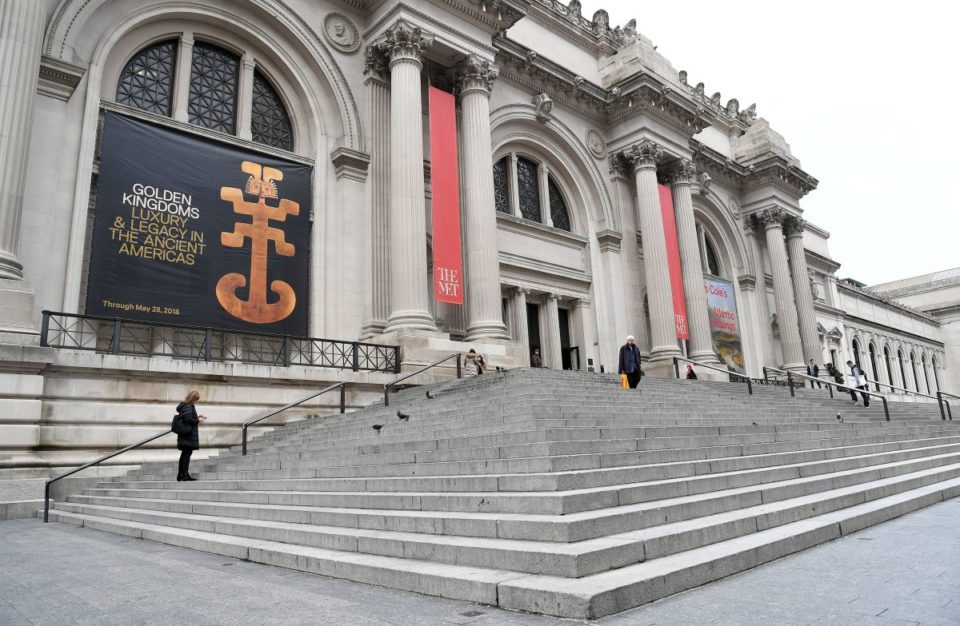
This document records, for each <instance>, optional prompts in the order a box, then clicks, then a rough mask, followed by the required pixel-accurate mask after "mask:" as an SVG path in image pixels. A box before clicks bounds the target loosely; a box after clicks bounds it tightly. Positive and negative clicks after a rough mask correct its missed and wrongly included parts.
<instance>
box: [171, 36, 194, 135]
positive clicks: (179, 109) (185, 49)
mask: <svg viewBox="0 0 960 626" xmlns="http://www.w3.org/2000/svg"><path fill="white" fill-rule="evenodd" d="M193 44H194V40H193V33H192V32H184V33H182V34H181V35H180V46H179V49H178V50H177V71H176V73H175V74H174V81H175V82H174V85H173V119H175V120H177V121H178V122H186V121H188V118H189V117H190V75H191V68H192V64H193Z"/></svg>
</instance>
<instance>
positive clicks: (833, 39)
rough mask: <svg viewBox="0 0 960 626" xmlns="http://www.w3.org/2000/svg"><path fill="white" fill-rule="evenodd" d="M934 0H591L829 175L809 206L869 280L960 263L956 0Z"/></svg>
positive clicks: (821, 176) (833, 245) (811, 216)
mask: <svg viewBox="0 0 960 626" xmlns="http://www.w3.org/2000/svg"><path fill="white" fill-rule="evenodd" d="M951 4H952V3H946V2H936V1H932V0H920V1H918V0H914V1H912V2H896V3H894V2H889V1H884V0H880V1H877V2H864V1H857V2H853V1H844V0H833V1H831V2H826V1H825V0H806V1H805V2H791V3H785V2H771V1H770V0H766V1H762V0H738V1H737V2H718V1H717V0H710V1H706V0H687V1H686V2H668V1H661V2H637V1H636V0H630V1H625V0H601V1H599V2H598V1H597V0H583V14H584V16H586V17H587V18H588V19H589V18H590V17H591V16H592V15H593V13H594V11H596V10H597V9H599V8H604V9H606V10H607V12H608V13H609V14H610V23H611V26H613V25H618V24H620V25H622V24H625V23H626V22H627V21H628V20H630V19H631V18H636V20H637V30H638V31H639V32H640V33H642V34H643V35H645V36H646V37H648V38H650V39H651V40H653V43H654V44H655V45H657V46H659V47H658V52H661V53H663V55H664V56H666V57H667V59H669V60H670V61H671V62H672V64H673V66H674V67H675V68H676V69H677V70H687V72H688V74H689V81H690V83H691V84H696V83H698V82H700V81H703V82H704V83H705V84H706V92H707V93H708V94H712V93H714V92H715V91H719V92H720V93H721V94H722V96H723V100H722V102H724V103H726V101H727V100H728V99H729V98H737V99H738V100H739V101H740V106H741V108H744V107H746V106H748V105H749V104H750V103H752V102H756V103H757V113H758V115H760V116H761V117H764V118H766V119H767V120H769V121H770V125H771V126H772V127H773V128H774V130H776V131H777V132H779V133H781V134H782V135H783V136H784V137H785V138H786V140H787V143H789V144H790V148H791V150H792V152H793V154H794V156H796V157H797V158H798V159H800V164H801V167H803V169H804V170H806V171H807V172H808V173H810V174H812V175H813V176H814V177H816V178H817V179H818V180H819V181H820V185H819V188H818V189H817V190H815V191H813V192H811V193H810V194H808V195H807V196H806V197H805V198H804V199H803V200H802V201H801V206H802V207H803V209H804V216H805V217H806V219H807V220H808V221H811V222H813V223H815V224H817V225H818V226H820V227H821V228H824V229H826V230H828V231H829V232H830V233H831V237H830V240H829V244H830V252H831V255H832V256H833V258H834V259H835V260H837V261H838V262H840V263H841V264H842V267H841V268H840V270H839V271H838V275H839V276H840V277H852V278H856V279H858V280H861V281H863V282H865V283H868V284H874V283H879V282H886V281H890V280H896V279H899V278H907V277H909V276H915V275H918V274H925V273H928V272H935V271H938V270H944V269H949V268H953V267H958V266H960V202H958V201H957V191H958V190H957V189H956V188H955V187H956V185H957V184H960V168H958V166H960V158H958V157H957V154H958V151H960V98H958V96H960V87H958V85H960V76H958V73H957V72H956V69H957V64H958V63H960V52H958V50H960V45H958V40H960V32H958V31H957V23H958V20H957V17H958V16H960V11H957V10H953V9H949V8H946V7H950V6H951Z"/></svg>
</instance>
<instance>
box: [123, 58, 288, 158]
mask: <svg viewBox="0 0 960 626" xmlns="http://www.w3.org/2000/svg"><path fill="white" fill-rule="evenodd" d="M179 48H180V42H179V40H177V39H170V40H167V41H162V42H160V43H156V44H152V45H150V46H148V47H146V48H144V49H142V50H140V51H139V52H138V53H137V54H135V55H134V56H133V58H132V59H131V60H130V61H129V62H128V63H127V65H126V66H125V67H124V68H123V71H122V72H121V73H120V78H119V81H118V82H117V95H116V101H117V102H118V103H120V104H125V105H127V106H132V107H136V108H138V109H142V110H144V111H149V112H151V113H157V114H159V115H166V116H171V115H173V107H174V96H173V93H174V85H175V84H176V73H177V65H178V63H177V51H178V49H179ZM242 65H243V64H242V63H241V57H240V56H239V55H237V54H235V53H233V52H231V51H229V50H225V49H224V48H222V47H220V46H216V45H214V44H211V43H207V42H203V41H197V42H196V43H195V44H194V45H193V56H192V57H191V59H190V81H189V92H188V94H187V99H186V102H187V110H186V111H185V113H186V117H187V119H188V120H189V121H190V123H191V124H196V125H197V126H203V127H204V128H209V129H211V130H215V131H218V132H222V133H227V134H230V135H236V134H240V135H241V136H243V135H245V134H246V132H247V131H249V133H250V134H249V135H246V136H249V137H252V139H253V141H255V142H257V143H261V144H264V145H268V146H272V147H274V148H280V149H281V150H293V148H294V141H293V125H292V124H291V122H290V114H289V113H288V111H287V108H286V106H284V104H283V99H282V98H281V96H280V93H279V92H278V91H277V89H276V88H275V87H274V85H273V84H272V83H271V82H270V81H269V80H268V79H267V77H266V75H265V74H263V73H262V72H261V71H260V70H259V69H256V68H254V69H253V71H252V73H251V74H248V75H247V76H248V77H249V78H248V80H251V81H252V85H251V86H250V87H251V92H252V97H251V98H250V100H247V101H245V102H241V101H240V92H241V90H240V82H241V66H242ZM181 67H183V66H182V64H181ZM246 107H249V108H248V109H246V110H248V111H249V118H248V123H249V125H250V126H249V128H237V123H238V118H239V117H240V115H239V112H240V110H241V109H244V108H246Z"/></svg>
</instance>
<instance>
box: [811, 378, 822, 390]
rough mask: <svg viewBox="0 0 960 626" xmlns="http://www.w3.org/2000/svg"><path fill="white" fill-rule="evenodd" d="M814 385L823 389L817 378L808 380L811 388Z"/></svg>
mask: <svg viewBox="0 0 960 626" xmlns="http://www.w3.org/2000/svg"><path fill="white" fill-rule="evenodd" d="M814 387H820V388H821V389H823V385H821V384H820V381H819V380H811V381H810V388H811V389H813V388H814Z"/></svg>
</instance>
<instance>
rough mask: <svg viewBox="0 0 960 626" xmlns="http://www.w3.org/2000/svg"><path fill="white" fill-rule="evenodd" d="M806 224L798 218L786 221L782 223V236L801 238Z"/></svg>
mask: <svg viewBox="0 0 960 626" xmlns="http://www.w3.org/2000/svg"><path fill="white" fill-rule="evenodd" d="M805 227H806V222H805V221H803V220H802V219H801V218H799V217H795V218H793V219H790V220H787V221H785V222H784V223H783V234H784V235H786V236H787V237H802V236H803V229H804V228H805Z"/></svg>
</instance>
